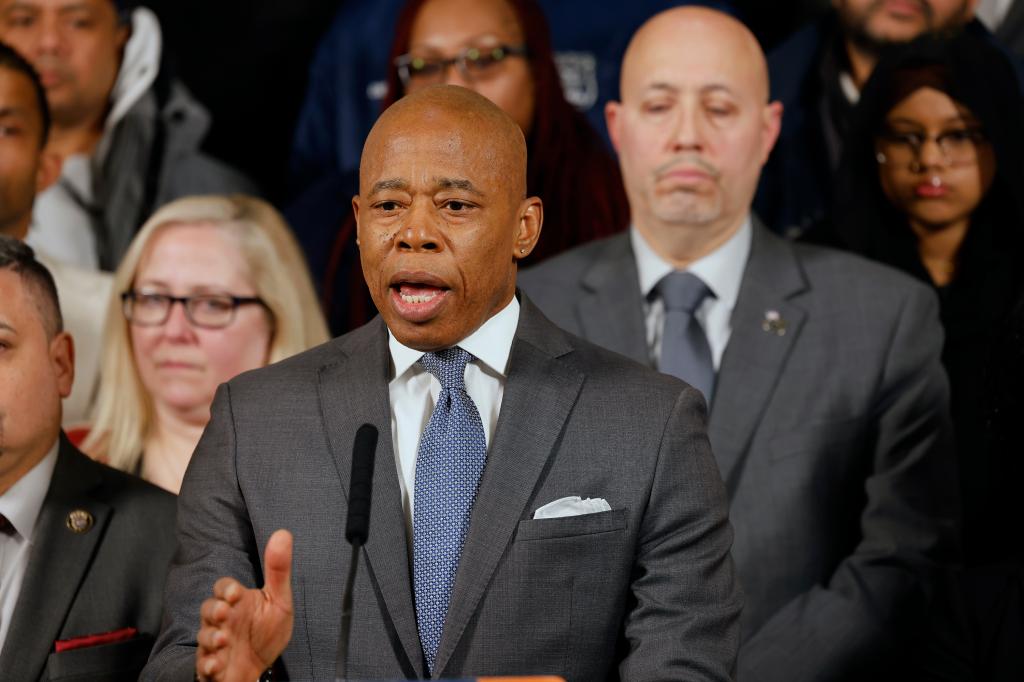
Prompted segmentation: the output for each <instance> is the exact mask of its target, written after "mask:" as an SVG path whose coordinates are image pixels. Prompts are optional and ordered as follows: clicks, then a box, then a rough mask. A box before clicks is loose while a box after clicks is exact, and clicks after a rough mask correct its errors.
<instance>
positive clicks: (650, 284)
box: [629, 217, 753, 371]
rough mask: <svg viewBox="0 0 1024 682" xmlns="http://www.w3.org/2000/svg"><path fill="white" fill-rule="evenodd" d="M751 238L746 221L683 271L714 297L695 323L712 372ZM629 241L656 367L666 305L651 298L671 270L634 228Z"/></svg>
mask: <svg viewBox="0 0 1024 682" xmlns="http://www.w3.org/2000/svg"><path fill="white" fill-rule="evenodd" d="M752 236H753V228H752V227H751V224H750V218H749V217H748V218H747V219H746V220H745V221H744V222H743V225H741V226H740V229H738V230H737V231H736V234H734V235H733V236H732V237H730V238H729V240H728V241H727V242H725V243H724V244H722V245H721V246H719V247H718V248H717V249H715V250H714V251H712V252H711V253H709V254H708V255H706V256H704V257H703V258H700V259H698V260H695V261H694V262H692V263H690V267H688V268H686V271H687V272H691V273H693V274H694V275H697V276H698V277H700V278H701V280H703V281H704V283H705V284H707V285H708V288H709V289H711V291H712V292H714V294H715V296H714V297H711V296H709V297H707V298H706V299H704V302H703V303H701V305H700V307H699V308H697V313H696V317H697V321H698V322H700V325H701V327H703V328H704V333H705V334H706V335H707V337H708V345H709V346H710V347H711V359H712V361H713V362H714V365H715V371H718V367H719V365H721V364H722V354H723V353H725V347H726V345H727V344H728V343H729V336H730V335H731V334H732V311H733V308H735V307H736V299H737V298H738V297H739V295H740V283H741V282H742V281H743V271H744V270H745V269H746V267H747V258H748V257H749V256H750V241H751V238H752ZM629 237H630V240H631V241H632V244H633V254H634V256H635V257H636V270H637V274H638V275H639V278H640V293H641V294H643V297H644V318H645V321H646V324H647V348H648V351H649V352H650V360H651V363H652V364H653V365H654V366H655V367H657V365H658V360H659V359H660V358H661V335H662V331H663V330H664V328H665V304H664V303H663V302H662V300H661V298H660V297H659V296H657V295H656V294H655V295H653V296H652V295H651V291H652V290H653V289H654V287H655V286H657V284H658V282H660V281H661V279H662V278H663V277H664V276H665V275H667V274H669V273H670V272H672V271H673V270H674V268H673V267H672V265H671V264H670V263H668V262H666V261H665V260H664V259H662V257H661V256H659V255H658V254H657V253H655V251H654V249H652V248H651V246H650V244H648V243H647V240H646V239H644V237H643V235H641V234H640V232H639V231H638V230H637V229H636V227H632V228H630V234H629Z"/></svg>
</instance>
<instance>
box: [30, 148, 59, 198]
mask: <svg viewBox="0 0 1024 682" xmlns="http://www.w3.org/2000/svg"><path fill="white" fill-rule="evenodd" d="M63 165H64V160H63V159H61V158H60V157H59V156H57V155H56V154H52V153H50V152H47V151H45V150H44V151H43V152H42V153H41V154H40V155H39V165H38V166H37V168H36V196H38V195H40V194H42V193H43V192H44V191H46V190H47V189H49V188H50V186H51V185H52V184H53V183H55V182H57V178H59V177H60V169H61V167H63Z"/></svg>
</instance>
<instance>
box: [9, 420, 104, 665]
mask: <svg viewBox="0 0 1024 682" xmlns="http://www.w3.org/2000/svg"><path fill="white" fill-rule="evenodd" d="M84 458H85V455H83V454H81V453H79V452H77V451H75V450H74V448H73V447H72V446H71V444H70V443H68V441H67V440H65V438H64V436H63V434H61V439H60V448H59V451H58V454H57V464H56V466H55V467H54V470H53V478H52V479H51V481H50V488H49V490H48V491H47V493H46V498H45V500H44V501H43V506H42V509H40V512H39V518H38V520H37V521H36V527H35V531H34V538H33V543H32V544H33V546H32V549H31V552H30V555H29V560H28V566H27V567H26V571H25V579H24V582H22V585H21V593H20V595H19V596H18V602H17V605H16V606H15V607H14V614H13V618H12V620H11V626H10V629H8V631H7V640H6V642H5V643H4V648H3V654H2V656H0V670H2V671H4V672H3V675H4V679H11V680H34V679H38V678H39V676H40V675H41V674H42V672H43V668H44V666H45V665H46V658H47V656H49V654H50V653H52V652H53V645H54V642H55V641H56V640H57V639H58V638H59V637H60V634H61V629H62V627H63V625H64V621H65V619H66V617H67V614H68V612H69V611H70V609H71V605H72V604H73V603H74V601H75V596H76V595H77V594H78V588H79V586H80V585H81V583H82V580H83V579H84V577H85V574H86V572H87V570H88V568H89V565H90V564H91V563H92V560H93V557H94V556H95V553H96V547H97V544H98V543H99V541H100V538H101V537H103V531H104V529H105V527H106V525H107V522H108V521H109V518H110V507H109V506H108V505H107V504H105V503H103V502H99V501H97V500H95V499H93V498H92V496H90V495H89V491H90V490H91V489H92V488H94V487H96V486H97V485H99V484H100V483H101V481H100V479H99V477H98V476H97V475H96V473H95V472H93V471H90V470H89V468H88V467H83V466H82V460H84ZM76 509H82V510H84V511H87V512H88V513H89V514H91V515H92V517H93V525H92V528H90V529H89V530H88V531H87V532H85V533H75V532H72V531H71V530H70V529H69V528H68V527H67V523H66V522H67V517H68V514H69V513H70V512H71V511H73V510H76ZM72 634H74V635H84V634H94V633H79V632H76V633H72Z"/></svg>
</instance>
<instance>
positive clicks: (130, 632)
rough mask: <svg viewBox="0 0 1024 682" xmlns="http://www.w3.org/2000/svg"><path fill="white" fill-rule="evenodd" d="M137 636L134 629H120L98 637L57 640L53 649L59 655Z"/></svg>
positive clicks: (137, 632) (84, 636) (103, 633)
mask: <svg viewBox="0 0 1024 682" xmlns="http://www.w3.org/2000/svg"><path fill="white" fill-rule="evenodd" d="M137 634H139V631H138V630H136V629H135V628H121V629H120V630H114V631H113V632H101V633H100V634H98V635H83V636H82V637H72V638H71V639H58V640H57V641H56V642H54V643H53V647H54V649H56V651H57V653H58V654H59V653H60V652H62V651H71V650H72V649H84V648H85V647H87V646H99V645H101V644H113V643H114V642H124V641H125V640H129V639H131V638H132V637H134V636H135V635H137Z"/></svg>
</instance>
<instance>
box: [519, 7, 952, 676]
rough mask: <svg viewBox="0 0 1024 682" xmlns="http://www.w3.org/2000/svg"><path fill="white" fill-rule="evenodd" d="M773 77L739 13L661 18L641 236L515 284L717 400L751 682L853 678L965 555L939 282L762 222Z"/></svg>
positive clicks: (635, 118)
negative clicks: (759, 194)
mask: <svg viewBox="0 0 1024 682" xmlns="http://www.w3.org/2000/svg"><path fill="white" fill-rule="evenodd" d="M766 74H767V70H766V66H765V62H764V56H763V54H762V53H761V51H760V48H759V47H758V45H757V42H756V41H755V39H754V37H753V36H752V35H751V34H750V32H749V31H748V30H747V29H746V28H745V27H744V26H743V25H742V24H740V23H739V22H737V21H735V20H734V19H732V18H730V17H728V16H726V15H725V14H721V13H719V12H715V11H713V10H708V9H702V8H681V9H674V10H669V11H667V12H665V13H662V14H660V15H657V16H656V17H654V18H653V19H651V20H650V21H649V22H648V23H647V24H645V25H644V26H643V27H642V28H641V29H640V30H639V31H638V33H637V34H636V36H635V37H634V38H633V41H632V43H631V44H630V47H629V49H628V51H627V53H626V56H625V60H624V63H623V69H622V85H621V94H622V101H621V102H614V103H611V104H609V106H608V108H607V112H606V113H607V118H608V127H609V130H610V132H611V136H612V140H613V142H614V144H615V147H616V149H617V151H618V153H619V161H620V165H621V167H622V176H623V180H624V182H625V185H626V192H627V195H628V197H629V201H630V207H631V211H632V228H631V229H630V231H629V232H628V233H625V234H622V235H618V236H615V237H611V238H609V239H607V240H604V241H600V242H595V243H592V244H588V245H585V246H582V247H579V248H578V249H575V250H573V251H570V252H568V253H566V254H564V255H562V256H560V257H558V258H555V259H553V260H550V261H548V262H546V263H544V264H542V265H540V266H538V267H537V268H534V269H531V270H528V271H526V272H523V273H522V274H521V275H520V278H519V285H520V287H521V288H522V290H523V291H524V292H526V293H527V294H528V295H529V296H530V297H531V299H532V300H534V301H535V302H536V303H537V305H538V307H539V308H540V309H541V310H542V311H544V313H545V314H546V315H548V316H549V317H550V318H551V319H552V320H553V321H554V322H555V323H556V324H558V325H560V326H562V327H563V328H565V329H567V330H569V331H571V332H573V333H575V334H578V335H580V336H582V337H583V338H586V339H587V340H589V341H593V342H595V343H598V344H600V345H604V346H606V347H607V348H609V349H611V350H614V351H617V352H619V353H622V354H623V355H626V356H629V357H632V358H633V359H635V360H638V361H640V362H643V363H646V364H649V365H651V366H654V367H658V368H660V369H662V371H667V372H671V373H674V374H676V375H677V376H681V378H683V379H684V380H686V381H688V382H690V383H693V384H694V385H695V386H697V387H699V388H701V390H702V391H704V393H705V395H706V397H707V398H708V403H709V409H710V420H709V435H710V438H711V445H712V450H713V452H714V454H715V458H716V459H717V461H718V465H719V468H720V470H721V473H722V477H723V479H724V480H725V482H726V488H727V491H728V493H729V495H730V502H731V507H730V519H731V521H732V523H733V525H734V527H735V530H736V540H735V543H734V546H733V555H734V557H735V559H736V563H737V573H738V575H739V578H740V586H741V587H742V588H743V590H744V594H745V598H746V605H745V607H744V613H743V618H742V625H741V647H740V655H739V663H738V666H739V679H740V680H780V681H781V680H787V681H794V680H837V679H846V678H850V677H857V676H858V675H860V674H866V673H867V671H872V670H874V669H875V668H876V667H883V669H884V666H885V665H886V661H887V660H889V659H888V657H889V655H890V654H892V653H894V652H896V651H898V647H899V645H900V642H901V640H900V635H901V634H902V633H904V632H906V631H907V630H906V629H908V628H909V629H911V630H912V628H913V626H914V624H915V623H917V622H919V619H920V618H921V617H922V616H923V612H924V611H923V610H924V606H925V603H926V601H927V597H928V594H929V591H930V584H931V574H932V573H933V571H934V570H935V569H936V567H937V566H940V565H941V564H943V563H945V562H947V561H950V560H952V559H953V558H954V557H955V556H956V548H957V542H956V532H955V531H956V524H955V522H954V521H955V519H956V517H957V510H958V505H957V500H956V497H955V491H956V486H955V482H954V478H953V476H954V474H953V459H952V452H951V442H950V422H949V417H948V414H947V411H948V388H947V382H946V378H945V375H944V373H943V370H942V366H941V364H940V361H939V353H940V350H941V348H942V329H941V327H940V326H939V320H938V306H937V302H936V300H935V297H934V295H933V294H932V293H931V292H930V291H929V290H928V289H927V288H925V287H924V286H922V285H920V284H918V283H916V282H914V281H912V280H911V279H910V278H908V277H906V276H904V275H902V274H900V273H897V272H895V271H894V270H891V269H888V268H885V267H882V266H880V265H876V264H872V263H870V262H867V261H865V260H862V259H859V258H856V257H853V256H850V255H847V254H842V253H839V252H835V251H830V250H825V249H820V248H813V247H807V246H803V245H794V244H790V243H788V242H785V241H782V240H781V239H780V238H778V237H775V236H773V235H772V234H771V233H770V232H769V231H768V230H767V229H766V228H765V227H764V226H763V225H762V224H761V223H760V221H759V220H758V219H757V218H756V217H755V216H753V215H752V214H751V211H750V202H751V199H752V197H753V195H754V190H755V187H756V186H757V182H758V175H759V172H760V170H761V167H762V166H763V164H764V163H765V159H766V158H767V157H768V154H769V153H770V151H771V148H772V145H773V143H774V142H775V139H776V136H777V135H778V131H779V124H780V117H781V115H782V111H781V107H780V106H779V105H778V104H777V103H769V101H768V82H767V75H766Z"/></svg>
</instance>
